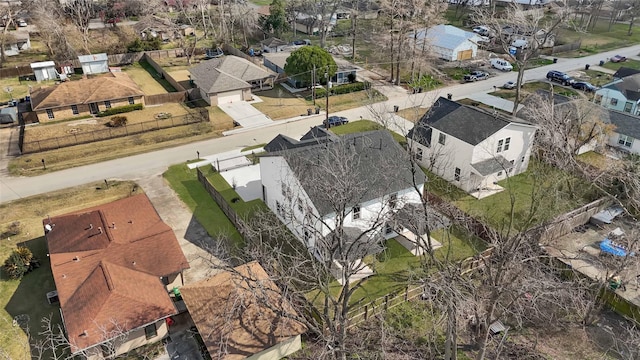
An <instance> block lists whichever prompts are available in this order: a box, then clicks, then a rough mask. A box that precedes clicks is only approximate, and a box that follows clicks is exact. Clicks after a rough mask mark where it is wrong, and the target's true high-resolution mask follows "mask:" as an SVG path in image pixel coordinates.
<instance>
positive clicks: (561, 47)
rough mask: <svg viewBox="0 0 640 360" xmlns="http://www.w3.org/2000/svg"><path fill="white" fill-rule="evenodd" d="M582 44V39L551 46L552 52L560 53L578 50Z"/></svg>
mask: <svg viewBox="0 0 640 360" xmlns="http://www.w3.org/2000/svg"><path fill="white" fill-rule="evenodd" d="M580 46H582V40H578V41H576V42H572V43H569V44H563V45H557V46H554V47H552V48H551V54H558V53H563V52H567V51H572V50H578V49H580Z"/></svg>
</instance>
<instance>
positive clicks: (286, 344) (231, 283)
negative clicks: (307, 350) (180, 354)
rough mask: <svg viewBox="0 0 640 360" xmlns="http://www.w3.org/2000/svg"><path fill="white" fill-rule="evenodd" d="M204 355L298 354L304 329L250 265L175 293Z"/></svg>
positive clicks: (227, 359) (268, 358) (228, 358)
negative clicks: (203, 350)
mask: <svg viewBox="0 0 640 360" xmlns="http://www.w3.org/2000/svg"><path fill="white" fill-rule="evenodd" d="M180 290H181V292H182V297H183V299H184V302H185V304H186V305H187V310H188V311H189V314H190V315H191V317H192V318H193V321H194V323H195V324H196V327H197V328H198V332H199V333H200V336H201V337H202V340H203V341H204V344H205V346H206V347H207V351H208V352H209V354H210V355H211V358H212V359H215V360H240V359H250V360H258V359H259V360H276V359H282V358H284V357H286V356H288V355H291V354H293V353H294V352H296V351H298V350H300V348H301V342H300V335H301V334H303V333H304V332H305V331H306V330H307V329H306V327H305V326H304V325H303V324H302V323H299V322H297V321H295V320H293V319H292V318H291V317H288V316H282V315H281V314H290V315H292V316H293V315H297V314H296V313H295V310H294V309H293V307H292V306H291V305H290V304H289V303H288V302H287V301H286V300H284V299H283V298H282V296H281V293H280V290H279V289H278V287H277V286H276V284H275V283H274V282H273V281H272V280H271V279H269V275H267V273H266V272H265V271H264V269H263V268H262V266H260V264H259V263H258V262H256V261H254V262H250V263H248V264H244V265H241V266H238V267H236V268H234V271H233V272H230V271H225V272H222V273H219V274H217V275H215V276H213V277H211V278H208V279H205V280H202V281H200V282H198V283H195V284H190V285H187V286H185V287H182V288H181V289H180Z"/></svg>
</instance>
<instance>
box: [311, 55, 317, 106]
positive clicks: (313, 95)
mask: <svg viewBox="0 0 640 360" xmlns="http://www.w3.org/2000/svg"><path fill="white" fill-rule="evenodd" d="M311 99H313V105H314V106H315V105H316V65H315V64H313V72H312V73H311Z"/></svg>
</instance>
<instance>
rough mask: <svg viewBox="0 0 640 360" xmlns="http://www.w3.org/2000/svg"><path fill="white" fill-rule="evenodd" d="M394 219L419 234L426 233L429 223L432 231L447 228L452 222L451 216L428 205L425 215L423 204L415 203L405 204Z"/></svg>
mask: <svg viewBox="0 0 640 360" xmlns="http://www.w3.org/2000/svg"><path fill="white" fill-rule="evenodd" d="M394 220H395V221H396V223H398V224H400V225H402V226H404V227H405V228H407V229H409V230H410V231H412V232H414V233H417V234H418V235H422V234H424V233H426V230H427V229H426V226H427V225H428V226H429V230H430V231H434V230H437V229H442V228H446V227H448V226H449V225H450V224H451V221H450V220H449V218H447V217H446V216H444V215H442V214H441V213H439V212H437V211H436V210H434V209H432V208H431V207H427V214H426V215H425V212H424V208H423V207H422V204H414V203H407V204H404V206H403V207H402V208H401V209H399V210H398V211H397V212H396V213H395V215H394Z"/></svg>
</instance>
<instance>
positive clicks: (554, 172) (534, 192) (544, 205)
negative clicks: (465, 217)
mask: <svg viewBox="0 0 640 360" xmlns="http://www.w3.org/2000/svg"><path fill="white" fill-rule="evenodd" d="M432 177H433V175H431V177H430V180H431V179H433V178H432ZM498 184H499V185H500V186H502V187H504V188H505V190H504V191H502V192H500V193H497V194H494V195H491V196H489V197H486V198H484V199H481V200H477V199H475V198H474V197H472V196H470V195H465V196H462V194H461V193H460V192H454V193H453V194H451V195H448V196H447V195H446V196H445V198H446V199H448V200H450V201H452V202H453V203H454V204H455V205H456V206H457V207H458V208H460V209H461V210H463V211H465V212H466V213H468V214H469V215H471V216H473V217H475V218H477V219H480V220H483V221H485V222H487V223H488V224H489V225H491V226H492V227H494V228H495V229H497V230H504V229H507V228H508V224H509V221H510V219H511V213H512V211H511V210H512V207H511V201H512V196H513V224H512V228H513V229H515V230H517V231H523V230H526V229H528V228H530V227H533V226H535V225H537V224H540V223H542V222H544V221H547V220H550V219H552V218H553V217H555V216H557V215H560V214H562V213H564V212H567V211H569V210H572V209H575V208H576V207H579V206H581V205H584V204H586V203H588V202H590V201H593V200H595V199H596V198H597V192H596V191H595V190H594V189H593V188H592V187H590V186H589V185H588V184H587V183H586V182H585V181H583V180H581V179H578V178H576V177H573V176H571V175H569V174H567V173H565V172H563V171H562V170H561V169H557V168H553V167H551V166H548V165H546V164H543V163H540V162H537V161H534V160H532V161H531V162H530V163H529V169H528V171H527V172H525V173H522V174H519V175H516V176H513V177H510V178H508V179H505V180H502V181H500V182H498Z"/></svg>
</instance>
